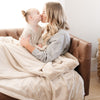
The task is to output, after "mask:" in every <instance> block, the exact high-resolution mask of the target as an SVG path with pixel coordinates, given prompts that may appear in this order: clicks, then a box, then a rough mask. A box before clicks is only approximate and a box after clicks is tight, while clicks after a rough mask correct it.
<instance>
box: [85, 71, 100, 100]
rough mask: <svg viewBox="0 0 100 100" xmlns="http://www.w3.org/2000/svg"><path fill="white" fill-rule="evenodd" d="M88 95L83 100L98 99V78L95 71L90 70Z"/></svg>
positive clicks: (99, 81)
mask: <svg viewBox="0 0 100 100" xmlns="http://www.w3.org/2000/svg"><path fill="white" fill-rule="evenodd" d="M89 92H90V93H89V95H88V96H86V97H85V100H100V80H99V79H98V77H97V72H96V71H95V72H91V79H90V90H89Z"/></svg>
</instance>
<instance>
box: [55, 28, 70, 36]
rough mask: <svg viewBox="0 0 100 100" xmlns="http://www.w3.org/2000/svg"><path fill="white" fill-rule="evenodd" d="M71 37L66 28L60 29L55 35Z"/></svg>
mask: <svg viewBox="0 0 100 100" xmlns="http://www.w3.org/2000/svg"><path fill="white" fill-rule="evenodd" d="M66 36H68V37H69V31H68V30H65V29H60V30H59V31H58V32H57V33H56V34H55V35H54V37H66Z"/></svg>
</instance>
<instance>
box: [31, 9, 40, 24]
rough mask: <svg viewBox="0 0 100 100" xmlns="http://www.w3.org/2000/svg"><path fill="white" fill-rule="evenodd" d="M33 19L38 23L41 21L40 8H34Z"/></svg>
mask: <svg viewBox="0 0 100 100" xmlns="http://www.w3.org/2000/svg"><path fill="white" fill-rule="evenodd" d="M31 16H32V20H33V22H36V23H38V22H39V21H41V15H40V12H39V11H38V10H34V12H33V13H32V15H31Z"/></svg>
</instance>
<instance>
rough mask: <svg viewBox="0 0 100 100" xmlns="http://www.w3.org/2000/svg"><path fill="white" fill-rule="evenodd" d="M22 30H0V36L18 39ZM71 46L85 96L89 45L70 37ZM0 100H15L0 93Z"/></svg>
mask: <svg viewBox="0 0 100 100" xmlns="http://www.w3.org/2000/svg"><path fill="white" fill-rule="evenodd" d="M22 31H23V28H16V29H1V30H0V36H12V37H13V38H15V39H18V38H19V36H20V35H21V33H22ZM70 36H71V46H70V49H69V52H70V53H71V54H73V55H74V56H75V57H77V59H78V60H79V63H80V65H79V66H77V68H76V69H75V70H76V71H77V72H78V73H79V74H80V75H81V76H82V78H83V80H84V87H85V96H86V95H88V94H89V84H90V64H91V43H89V42H87V41H84V40H82V39H79V38H77V37H75V36H73V35H71V34H70ZM0 100H17V99H15V98H12V97H10V96H7V95H5V94H3V93H0Z"/></svg>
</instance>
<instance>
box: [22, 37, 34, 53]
mask: <svg viewBox="0 0 100 100" xmlns="http://www.w3.org/2000/svg"><path fill="white" fill-rule="evenodd" d="M29 39H30V37H27V38H21V40H20V44H21V45H22V46H23V47H25V48H26V49H27V50H28V51H29V52H30V53H32V52H33V50H34V49H35V47H33V46H32V45H30V43H29Z"/></svg>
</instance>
